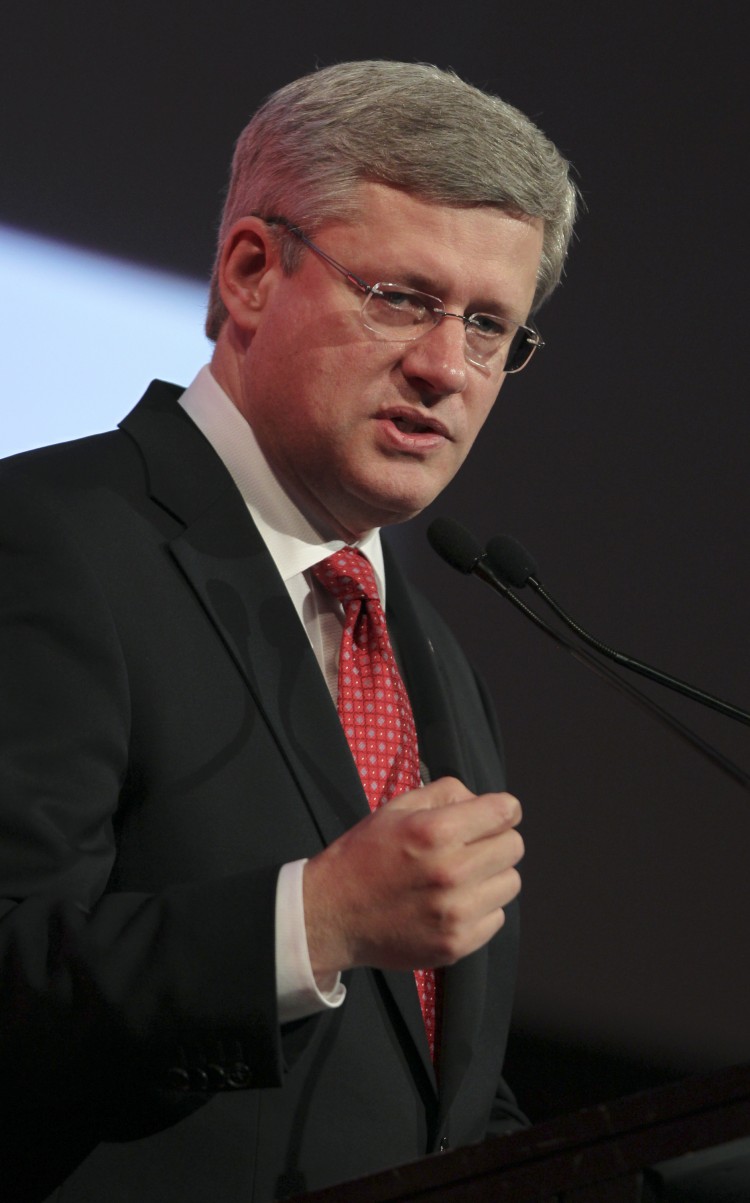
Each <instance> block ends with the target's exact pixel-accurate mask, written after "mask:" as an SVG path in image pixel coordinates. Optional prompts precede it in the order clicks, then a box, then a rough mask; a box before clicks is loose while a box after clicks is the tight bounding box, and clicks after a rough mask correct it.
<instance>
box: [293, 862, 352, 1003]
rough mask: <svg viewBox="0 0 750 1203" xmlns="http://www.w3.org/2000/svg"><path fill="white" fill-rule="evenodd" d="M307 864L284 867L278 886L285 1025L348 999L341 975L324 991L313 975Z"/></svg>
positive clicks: (294, 863) (297, 863)
mask: <svg viewBox="0 0 750 1203" xmlns="http://www.w3.org/2000/svg"><path fill="white" fill-rule="evenodd" d="M306 864H307V860H297V861H292V862H291V863H290V864H288V865H283V866H282V868H281V871H280V872H279V877H278V881H277V883H276V996H277V999H278V1004H279V1021H280V1022H281V1023H289V1022H291V1020H293V1019H304V1018H305V1016H307V1015H315V1014H317V1013H318V1012H319V1011H326V1010H329V1009H332V1008H334V1007H340V1006H341V1004H342V1002H343V1001H344V998H345V997H346V986H344V985H343V984H342V981H341V974H340V973H339V974H337V975H336V981H335V982H334V984H333V986H332V987H331V989H330V990H322V991H321V990H319V989H318V985H317V983H316V981H315V977H314V975H313V971H312V965H311V964H310V953H309V950H308V947H307V931H306V929H305V905H304V900H303V895H302V874H303V871H304V868H305V865H306Z"/></svg>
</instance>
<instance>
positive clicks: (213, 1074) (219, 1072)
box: [206, 1063, 227, 1090]
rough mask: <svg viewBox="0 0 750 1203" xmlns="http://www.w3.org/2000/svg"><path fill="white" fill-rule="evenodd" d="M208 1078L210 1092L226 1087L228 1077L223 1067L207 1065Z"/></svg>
mask: <svg viewBox="0 0 750 1203" xmlns="http://www.w3.org/2000/svg"><path fill="white" fill-rule="evenodd" d="M206 1077H207V1078H208V1089H209V1090H221V1089H222V1088H223V1087H224V1086H225V1085H226V1081H227V1075H226V1072H225V1070H224V1067H223V1066H222V1065H216V1064H213V1063H212V1064H211V1065H207V1066H206Z"/></svg>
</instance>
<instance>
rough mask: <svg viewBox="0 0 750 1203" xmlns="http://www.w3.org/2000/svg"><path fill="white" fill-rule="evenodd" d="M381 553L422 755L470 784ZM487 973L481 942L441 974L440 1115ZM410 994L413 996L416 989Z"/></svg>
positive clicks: (402, 591)
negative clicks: (474, 950)
mask: <svg viewBox="0 0 750 1203" xmlns="http://www.w3.org/2000/svg"><path fill="white" fill-rule="evenodd" d="M385 556H386V573H387V580H388V592H387V603H388V604H387V609H388V628H389V631H390V633H391V637H392V639H393V641H394V643H395V645H396V647H397V648H398V653H399V658H400V660H401V661H402V663H403V668H404V676H405V680H406V685H407V688H408V691H409V697H410V699H411V703H412V709H413V711H414V719H415V722H416V726H417V734H418V737H419V747H420V756H421V758H422V760H423V761H424V763H425V764H426V766H427V768H428V770H429V773H430V778H431V780H433V781H434V780H436V779H437V778H438V777H443V776H452V777H458V779H459V780H460V781H463V782H465V783H466V784H467V785H469V786H470V787H471V777H472V774H471V767H470V765H469V764H468V763H467V761H466V756H465V753H464V751H463V748H462V746H461V743H460V741H459V739H458V735H457V732H458V729H459V725H458V722H457V718H458V716H456V715H454V714H453V713H452V711H451V700H450V687H449V683H448V682H447V681H446V680H444V678H443V674H442V671H441V667H440V661H439V658H438V655H437V653H436V651H435V648H434V647H433V644H432V642H431V641H430V639H429V637H428V636H427V634H426V633H425V630H424V624H423V622H422V621H421V620H420V617H419V615H418V613H417V610H416V608H415V604H414V601H413V595H412V593H411V590H410V589H409V586H408V585H407V583H406V581H405V579H404V577H403V575H402V573H401V571H400V569H399V567H398V564H397V563H396V561H395V560H394V558H393V556H392V555H391V554H390V551H389V549H388V547H387V546H386V547H385ZM486 977H487V949H486V948H480V949H478V950H477V952H475V953H473V954H472V955H471V956H468V957H465V958H464V959H463V960H461V961H459V963H458V964H457V965H453V966H450V967H449V968H447V969H446V970H445V972H444V975H443V1025H442V1039H441V1055H440V1106H439V1109H440V1116H439V1118H440V1119H442V1116H443V1115H444V1114H445V1113H446V1112H447V1110H448V1109H449V1107H450V1104H451V1102H452V1100H453V1098H454V1097H455V1094H456V1092H457V1090H458V1088H459V1086H460V1084H461V1080H462V1079H463V1077H464V1074H465V1072H466V1069H467V1067H468V1064H469V1061H470V1059H471V1056H472V1052H473V1046H474V1040H475V1037H476V1033H477V1030H478V1027H479V1022H480V1019H481V1015H482V1008H483V1005H484V996H485V984H486ZM414 996H415V999H416V992H414ZM403 1005H404V1004H402V1006H403ZM416 1008H417V1021H418V1026H419V1028H420V1029H421V1030H420V1032H419V1033H418V1035H419V1036H420V1037H421V1039H420V1040H419V1041H418V1043H419V1047H420V1052H421V1054H422V1058H423V1060H424V1061H425V1063H426V1064H427V1065H428V1066H429V1054H428V1051H427V1040H426V1037H425V1036H424V1028H423V1025H422V1016H421V1012H420V1011H419V1003H418V1001H416ZM415 1026H416V1023H415ZM430 1069H431V1066H430Z"/></svg>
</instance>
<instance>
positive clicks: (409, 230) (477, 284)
mask: <svg viewBox="0 0 750 1203" xmlns="http://www.w3.org/2000/svg"><path fill="white" fill-rule="evenodd" d="M357 202H358V203H357V207H356V211H355V215H354V216H353V217H351V218H349V219H347V220H345V221H332V222H328V223H326V224H325V225H324V226H323V227H321V229H320V230H319V231H318V238H319V239H322V238H323V236H324V235H325V242H324V245H325V247H326V249H327V250H329V252H330V253H331V254H336V253H338V255H339V256H340V257H341V259H342V262H344V263H345V265H346V266H347V267H350V268H352V270H355V271H359V272H360V273H361V274H362V275H364V276H366V277H367V276H369V277H371V279H370V282H373V283H374V275H373V273H374V274H375V275H377V276H378V278H379V279H381V280H383V279H385V278H386V277H387V278H393V276H394V275H396V276H397V281H396V282H398V283H403V284H409V283H412V282H414V286H416V287H420V286H422V287H427V286H428V285H429V286H430V288H432V289H434V290H438V291H439V293H440V295H441V296H443V298H444V299H446V300H447V299H448V298H447V295H444V294H448V293H451V294H454V293H455V294H456V295H458V294H461V296H462V298H464V300H465V302H466V303H467V304H468V303H469V300H472V299H475V298H477V297H481V298H482V302H483V304H487V305H489V304H490V302H491V301H492V300H493V299H494V301H495V303H496V304H499V305H505V306H507V305H510V304H513V305H514V306H515V307H520V308H521V309H523V310H524V311H525V312H528V310H529V308H530V306H531V302H532V299H533V296H534V291H535V289H536V280H537V272H538V268H539V260H540V257H541V252H542V237H543V222H542V221H541V220H540V219H538V218H530V217H525V216H520V217H519V216H516V215H513V214H511V213H509V212H507V211H506V210H502V209H495V208H491V207H490V206H488V205H479V206H475V207H472V208H465V207H459V206H454V205H444V204H438V203H434V202H432V201H427V200H424V199H422V198H421V197H418V196H415V195H413V194H411V193H408V192H404V191H402V190H401V189H398V188H392V187H389V186H388V185H385V184H376V183H363V184H361V185H360V186H359V189H358V192H357ZM334 247H335V249H334ZM346 256H348V257H349V260H350V261H349V260H347V258H346ZM407 275H410V276H411V279H407V278H406V277H407ZM428 290H429V289H428Z"/></svg>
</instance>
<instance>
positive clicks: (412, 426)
mask: <svg viewBox="0 0 750 1203" xmlns="http://www.w3.org/2000/svg"><path fill="white" fill-rule="evenodd" d="M391 421H392V422H393V425H394V426H397V427H398V429H399V430H401V431H403V433H404V434H437V433H438V432H437V431H436V430H435V429H434V428H433V427H432V426H428V425H427V424H426V423H424V422H415V421H413V420H412V419H410V418H402V417H395V418H391Z"/></svg>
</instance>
